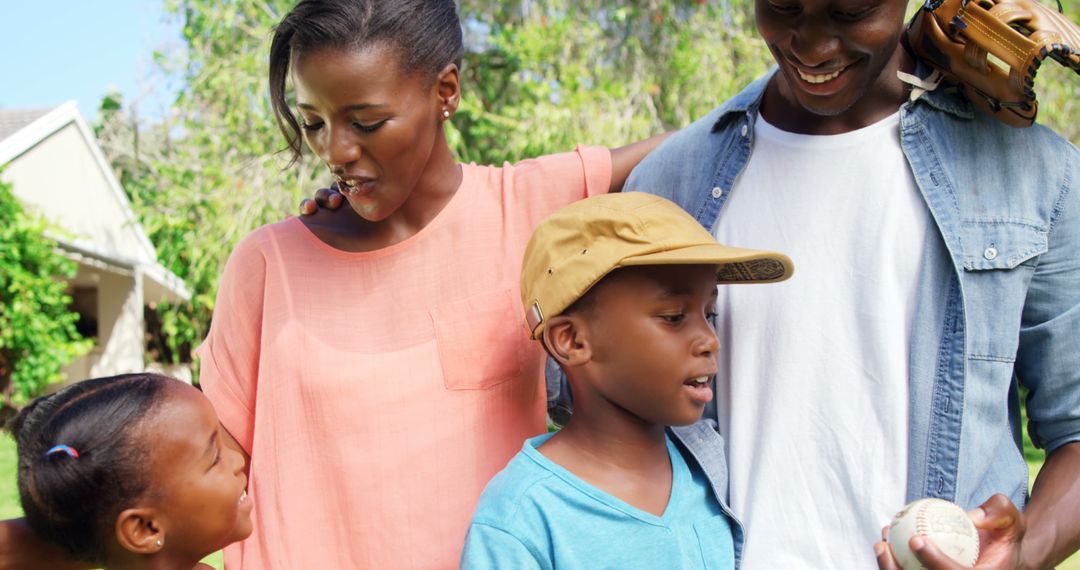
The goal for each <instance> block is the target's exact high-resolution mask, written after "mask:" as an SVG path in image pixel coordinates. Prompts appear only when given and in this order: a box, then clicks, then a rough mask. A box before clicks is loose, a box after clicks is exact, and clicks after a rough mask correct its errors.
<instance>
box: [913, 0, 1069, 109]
mask: <svg viewBox="0 0 1080 570" xmlns="http://www.w3.org/2000/svg"><path fill="white" fill-rule="evenodd" d="M1058 10H1059V11H1054V10H1053V9H1052V8H1050V7H1048V6H1045V5H1043V4H1040V3H1039V2H1038V0H926V2H925V4H924V5H923V7H922V8H920V9H919V11H918V12H917V13H916V14H915V16H914V17H913V18H912V20H911V23H910V24H909V25H908V29H907V42H908V45H909V46H910V48H911V50H912V51H913V52H914V53H915V55H916V56H917V57H919V58H920V59H922V60H924V61H926V62H927V63H929V64H930V65H931V66H932V67H934V68H935V69H937V70H938V71H940V72H941V74H942V75H943V76H944V79H945V80H947V81H950V82H952V83H955V84H957V85H958V86H959V87H960V90H961V92H962V93H963V94H964V96H965V97H967V98H968V99H969V100H970V101H971V102H972V103H974V104H975V106H977V107H979V108H981V109H982V110H984V111H986V112H987V113H990V114H991V115H992V116H993V117H994V118H996V119H998V120H999V121H1002V122H1003V123H1006V124H1008V125H1012V126H1014V127H1027V126H1030V125H1031V124H1032V123H1033V122H1034V121H1035V114H1036V112H1037V111H1038V102H1037V101H1036V100H1035V74H1036V73H1037V72H1038V71H1039V66H1040V65H1042V63H1043V60H1045V59H1046V58H1047V57H1050V58H1053V59H1054V60H1055V61H1057V62H1058V63H1060V64H1062V65H1064V66H1066V67H1068V68H1070V69H1072V70H1073V71H1075V72H1076V73H1078V74H1080V27H1078V26H1077V25H1076V24H1074V23H1072V22H1071V21H1069V19H1068V18H1066V17H1065V16H1064V15H1063V14H1062V13H1061V12H1060V10H1061V3H1060V2H1059V3H1058Z"/></svg>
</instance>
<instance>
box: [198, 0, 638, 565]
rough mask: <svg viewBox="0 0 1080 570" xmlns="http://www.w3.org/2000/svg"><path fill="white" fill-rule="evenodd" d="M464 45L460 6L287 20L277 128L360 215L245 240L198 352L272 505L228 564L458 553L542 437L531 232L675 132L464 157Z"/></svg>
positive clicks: (619, 176)
mask: <svg viewBox="0 0 1080 570" xmlns="http://www.w3.org/2000/svg"><path fill="white" fill-rule="evenodd" d="M462 53H463V47H462V32H461V25H460V22H459V21H458V17H457V13H456V8H455V5H454V3H453V1H452V0H318V1H316V0H308V1H304V2H300V3H299V4H298V5H297V6H296V7H295V8H294V9H293V10H292V11H291V12H290V13H289V14H287V15H286V16H285V18H284V19H283V20H282V21H281V23H280V25H279V26H278V27H277V29H276V31H275V33H274V38H273V42H272V45H271V50H270V90H271V95H272V98H273V104H274V109H275V111H276V113H277V118H278V121H279V123H280V124H281V125H282V128H283V131H284V132H285V135H286V138H287V140H288V141H289V143H290V145H291V146H292V148H293V150H294V151H296V152H297V153H299V152H300V151H301V150H302V145H303V144H304V143H306V144H307V146H308V148H310V150H311V151H312V152H313V153H315V154H316V155H317V156H318V157H319V158H320V159H321V160H322V161H323V162H324V163H325V164H326V166H327V168H328V169H329V170H330V171H331V173H332V174H333V175H334V176H335V177H336V178H337V180H338V184H339V187H340V188H341V189H342V190H343V194H344V197H345V201H346V202H347V207H345V206H343V207H341V208H340V209H338V210H322V211H320V212H318V213H316V214H314V215H311V216H306V217H303V218H292V219H288V220H285V221H283V222H279V223H276V224H271V225H268V226H265V227H262V228H259V229H258V230H256V231H255V232H254V233H252V234H251V235H249V236H248V237H246V238H245V239H244V240H243V241H242V242H241V243H240V244H239V245H238V246H237V247H236V249H235V250H234V251H233V253H232V256H231V258H230V260H229V262H228V264H227V266H226V268H225V273H224V275H223V277H222V281H221V285H220V289H219V293H218V301H217V305H216V307H215V311H214V320H213V326H212V328H211V330H210V334H209V336H208V337H207V339H206V341H205V342H204V343H203V345H202V346H201V347H200V349H199V350H198V352H197V354H198V356H199V358H200V361H201V365H202V371H201V376H200V379H201V382H202V385H203V387H204V389H205V390H206V394H207V397H209V398H210V400H211V401H212V402H213V403H214V407H215V408H216V409H217V411H218V414H219V415H220V417H221V421H222V424H223V425H224V426H225V428H226V430H227V431H228V432H229V433H230V434H231V435H232V436H233V437H234V438H235V439H236V442H237V444H238V447H237V448H238V449H242V450H244V452H245V453H247V454H249V456H250V460H251V471H250V477H251V479H250V481H251V483H250V490H251V492H252V494H253V495H254V496H256V497H258V498H259V504H258V506H257V507H256V508H255V509H254V512H253V518H254V521H255V529H256V530H255V532H254V534H253V535H252V537H251V538H250V539H248V540H246V541H243V542H242V543H240V544H237V545H234V546H232V547H230V548H227V549H226V551H225V565H226V567H228V568H229V569H230V570H241V569H245V568H246V569H263V568H453V567H456V565H457V562H458V559H459V556H460V553H461V547H462V544H463V540H464V537H465V532H466V530H467V527H468V521H469V516H470V514H471V512H472V510H473V508H474V507H475V505H476V501H477V498H478V497H479V496H480V492H481V491H482V490H483V488H484V485H485V484H486V483H487V481H488V479H489V478H490V477H491V476H492V475H494V474H495V473H496V472H497V471H498V470H499V469H501V468H502V467H503V466H504V465H505V464H506V461H507V460H509V459H510V457H512V456H513V455H514V453H516V452H517V450H518V449H520V447H521V442H522V441H524V440H525V439H526V438H527V437H529V436H533V435H537V434H539V433H543V432H544V429H545V400H546V398H545V391H544V385H543V377H542V368H543V362H544V358H543V352H542V351H541V350H540V349H539V348H537V347H536V346H534V345H533V344H531V343H530V342H529V337H528V335H527V334H526V333H525V330H524V328H523V326H522V322H523V314H522V312H521V308H520V305H519V304H518V302H517V300H516V299H517V294H516V291H517V282H518V275H519V274H520V267H521V254H522V251H523V249H524V246H525V242H526V241H527V240H528V238H529V235H530V234H531V232H532V228H533V227H534V226H535V224H536V223H537V222H538V221H539V220H540V219H542V218H543V217H545V216H546V215H547V214H549V213H551V212H553V211H554V210H556V209H558V208H559V207H561V206H563V205H566V204H568V203H570V202H572V201H575V200H578V199H581V198H584V197H585V196H587V195H592V194H599V193H605V192H609V191H611V190H617V189H618V188H620V187H621V185H622V181H623V180H624V179H625V177H626V175H627V174H628V173H629V170H630V168H631V167H632V166H633V165H634V164H636V163H637V162H638V161H639V160H640V159H641V157H642V156H643V155H644V154H645V153H646V152H647V151H648V150H649V149H650V148H652V146H654V145H655V144H656V142H657V140H650V141H646V142H644V143H638V144H637V145H632V146H630V147H626V148H622V149H615V150H611V151H609V150H608V149H605V148H598V147H593V148H579V149H578V150H577V151H576V152H570V153H566V154H561V155H555V156H548V157H541V158H539V159H535V160H528V161H524V162H521V163H518V164H514V165H509V164H507V165H504V166H502V167H489V166H478V165H475V164H459V163H458V162H456V161H455V160H454V157H453V154H452V153H451V151H450V147H449V146H448V144H447V141H446V137H445V134H444V124H445V122H446V121H450V120H452V119H453V116H454V112H455V111H456V110H457V106H458V101H459V96H460V91H459V68H460V65H461V57H462ZM290 84H291V89H290Z"/></svg>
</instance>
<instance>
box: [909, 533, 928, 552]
mask: <svg viewBox="0 0 1080 570" xmlns="http://www.w3.org/2000/svg"><path fill="white" fill-rule="evenodd" d="M924 546H926V541H925V540H923V537H921V536H916V537H915V538H913V539H911V548H912V550H922V549H923V547H924Z"/></svg>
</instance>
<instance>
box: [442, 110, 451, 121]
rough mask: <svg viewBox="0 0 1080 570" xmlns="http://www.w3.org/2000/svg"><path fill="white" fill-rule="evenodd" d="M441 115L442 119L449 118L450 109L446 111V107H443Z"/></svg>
mask: <svg viewBox="0 0 1080 570" xmlns="http://www.w3.org/2000/svg"><path fill="white" fill-rule="evenodd" d="M442 116H443V118H444V119H449V118H450V111H447V110H446V109H443V111H442Z"/></svg>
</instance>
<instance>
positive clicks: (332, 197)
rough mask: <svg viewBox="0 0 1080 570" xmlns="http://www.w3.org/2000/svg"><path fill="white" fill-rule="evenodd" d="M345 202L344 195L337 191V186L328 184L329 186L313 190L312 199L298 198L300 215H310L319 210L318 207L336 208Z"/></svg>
mask: <svg viewBox="0 0 1080 570" xmlns="http://www.w3.org/2000/svg"><path fill="white" fill-rule="evenodd" d="M344 203H345V197H344V196H342V195H341V193H340V192H338V191H337V186H335V185H330V187H329V188H319V189H318V190H316V191H315V195H314V199H312V198H304V199H303V200H300V215H301V216H310V215H312V214H314V213H316V212H318V211H319V209H320V208H323V209H326V210H336V209H338V208H340V207H341V205H342V204H344Z"/></svg>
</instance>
